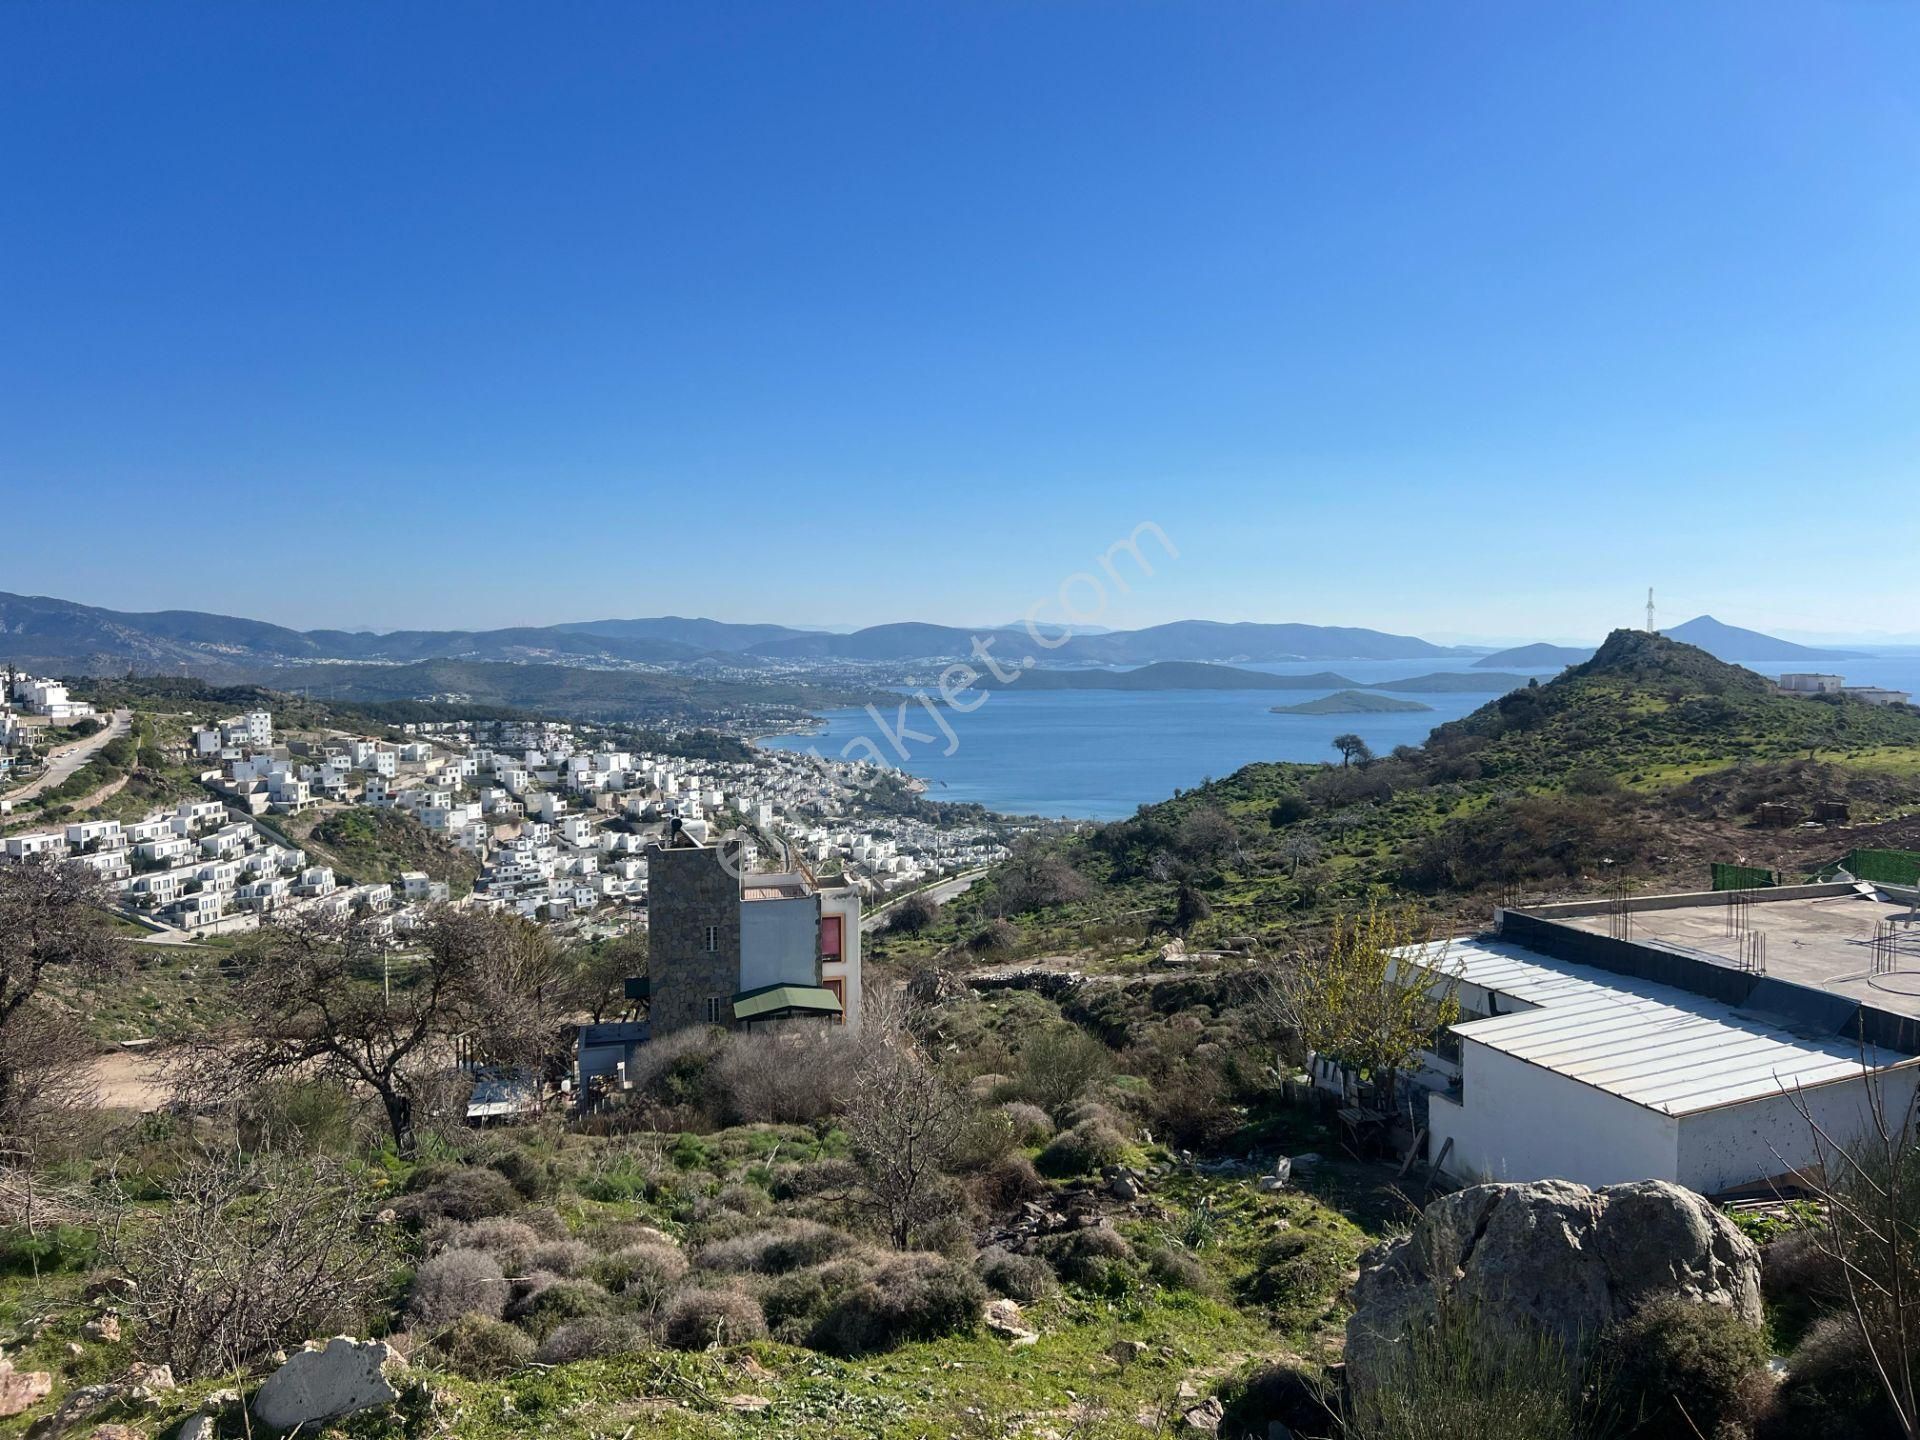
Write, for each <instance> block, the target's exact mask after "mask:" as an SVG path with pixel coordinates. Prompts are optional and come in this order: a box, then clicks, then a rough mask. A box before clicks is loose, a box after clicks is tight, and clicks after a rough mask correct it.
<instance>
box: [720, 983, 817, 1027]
mask: <svg viewBox="0 0 1920 1440" xmlns="http://www.w3.org/2000/svg"><path fill="white" fill-rule="evenodd" d="M789 1012H793V1013H798V1014H806V1015H838V1014H839V1013H840V997H839V996H838V995H835V994H834V993H833V992H832V991H831V990H828V989H826V988H825V987H824V986H820V985H762V986H761V987H760V988H759V989H758V990H743V991H741V992H740V993H739V994H738V995H736V996H734V997H733V1018H734V1019H736V1020H764V1019H767V1018H768V1017H769V1016H772V1015H779V1014H785V1013H789Z"/></svg>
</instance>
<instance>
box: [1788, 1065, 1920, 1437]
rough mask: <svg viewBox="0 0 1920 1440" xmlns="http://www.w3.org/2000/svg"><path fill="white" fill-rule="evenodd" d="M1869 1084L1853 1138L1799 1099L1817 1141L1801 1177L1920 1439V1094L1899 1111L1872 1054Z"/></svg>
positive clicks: (1879, 1360)
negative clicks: (1818, 1206)
mask: <svg viewBox="0 0 1920 1440" xmlns="http://www.w3.org/2000/svg"><path fill="white" fill-rule="evenodd" d="M1863 1050H1864V1047H1863ZM1861 1082H1862V1084H1863V1086H1864V1087H1865V1093H1866V1097H1867V1105H1866V1110H1867V1119H1866V1123H1865V1125H1864V1127H1863V1130H1862V1133H1860V1134H1859V1135H1854V1136H1846V1137H1838V1136H1835V1135H1834V1134H1833V1133H1832V1132H1831V1131H1830V1130H1829V1129H1827V1128H1826V1127H1825V1126H1824V1125H1823V1124H1822V1123H1821V1122H1820V1121H1819V1120H1818V1119H1817V1118H1816V1117H1815V1115H1814V1113H1813V1109H1812V1106H1811V1105H1810V1104H1809V1103H1808V1101H1807V1099H1806V1097H1805V1095H1803V1094H1801V1093H1799V1092H1797V1091H1796V1092H1795V1094H1794V1096H1793V1104H1794V1108H1795V1109H1796V1110H1797V1111H1798V1112H1799V1115H1800V1118H1801V1119H1802V1120H1803V1121H1804V1122H1805V1123H1806V1125H1807V1128H1808V1130H1809V1131H1810V1132H1811V1134H1812V1136H1813V1148H1814V1165H1813V1167H1812V1169H1811V1170H1810V1171H1803V1172H1802V1174H1803V1178H1805V1179H1806V1180H1807V1181H1808V1183H1809V1187H1810V1188H1811V1189H1812V1190H1813V1191H1814V1193H1815V1194H1816V1195H1817V1196H1818V1197H1819V1199H1820V1200H1821V1201H1822V1202H1824V1203H1823V1204H1822V1206H1821V1209H1822V1211H1823V1212H1824V1222H1823V1226H1822V1229H1821V1232H1820V1244H1821V1248H1822V1249H1824V1250H1825V1251H1826V1252H1827V1254H1828V1255H1829V1256H1830V1257H1831V1258H1832V1259H1833V1260H1834V1261H1835V1262H1836V1268H1837V1269H1838V1270H1839V1272H1840V1275H1841V1276H1842V1278H1843V1280H1844V1282H1845V1286H1846V1298H1847V1305H1848V1308H1849V1309H1850V1310H1851V1311H1852V1312H1853V1317H1854V1320H1855V1322H1856V1323H1857V1324H1858V1325H1859V1327H1860V1335H1861V1337H1862V1339H1863V1341H1864V1343H1865V1346H1866V1351H1867V1354H1868V1356H1869V1358H1870V1359H1871V1360H1872V1363H1873V1370H1874V1374H1875V1375H1876V1376H1877V1377H1878V1379H1879V1381H1880V1387H1881V1389H1882V1390H1883V1391H1884V1392H1885V1394H1886V1397H1887V1401H1888V1403H1889V1404H1890V1405H1891V1406H1892V1407H1893V1411H1894V1414H1895V1416H1896V1417H1897V1420H1898V1423H1899V1425H1900V1433H1901V1434H1902V1435H1904V1436H1906V1437H1907V1440H1920V1353H1917V1352H1920V1125H1917V1124H1916V1121H1917V1119H1920V1115H1917V1114H1916V1107H1917V1106H1920V1090H1917V1089H1915V1088H1914V1087H1913V1086H1912V1085H1911V1084H1906V1085H1905V1086H1904V1088H1906V1090H1907V1100H1906V1103H1905V1104H1904V1105H1903V1106H1900V1107H1899V1108H1898V1113H1895V1107H1894V1106H1892V1105H1890V1104H1889V1103H1888V1099H1887V1087H1886V1084H1885V1081H1884V1078H1883V1076H1882V1075H1881V1074H1880V1073H1879V1072H1877V1071H1876V1070H1875V1069H1874V1068H1873V1066H1872V1064H1871V1062H1870V1061H1869V1060H1868V1059H1867V1058H1866V1056H1865V1055H1864V1054H1863V1056H1862V1063H1861Z"/></svg>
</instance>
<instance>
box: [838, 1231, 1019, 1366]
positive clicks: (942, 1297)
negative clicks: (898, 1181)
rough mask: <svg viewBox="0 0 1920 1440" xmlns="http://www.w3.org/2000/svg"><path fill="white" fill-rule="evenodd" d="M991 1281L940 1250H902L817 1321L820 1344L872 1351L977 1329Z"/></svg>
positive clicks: (848, 1352)
mask: <svg viewBox="0 0 1920 1440" xmlns="http://www.w3.org/2000/svg"><path fill="white" fill-rule="evenodd" d="M986 1302H987V1290H986V1286H984V1285H982V1284H981V1283H980V1279H979V1277H978V1276H976V1275H975V1274H974V1273H973V1271H971V1270H970V1269H967V1268H965V1267H964V1266H960V1265H956V1264H955V1263H954V1262H953V1261H951V1260H948V1259H946V1258H945V1257H944V1256H940V1255H898V1256H895V1257H894V1258H892V1259H891V1260H888V1261H887V1262H885V1263H884V1264H883V1265H882V1266H881V1267H880V1268H879V1269H878V1270H877V1271H875V1272H874V1274H873V1275H872V1276H871V1277H870V1278H869V1279H868V1280H866V1281H864V1282H863V1283H862V1284H860V1285H857V1286H855V1287H854V1288H853V1289H852V1290H850V1291H848V1292H847V1293H846V1294H845V1295H844V1296H842V1297H841V1299H840V1300H839V1302H838V1303H837V1304H835V1305H834V1307H833V1308H832V1309H831V1310H830V1311H828V1312H827V1314H826V1316H825V1317H824V1318H823V1319H822V1320H821V1321H820V1323H819V1324H818V1325H817V1326H815V1327H814V1333H813V1336H812V1343H813V1345H814V1347H815V1348H817V1349H821V1350H826V1351H829V1352H831V1353H832V1354H835V1355H869V1354H874V1353H876V1352H878V1351H882V1350H891V1349H893V1348H894V1347H896V1346H899V1345H905V1344H908V1343H909V1342H912V1341H918V1340H937V1339H939V1338H940V1337H941V1336H943V1335H962V1334H967V1333H970V1332H972V1331H973V1330H975V1329H977V1328H978V1327H979V1324H980V1316H981V1311H982V1310H983V1309H984V1308H985V1306H986Z"/></svg>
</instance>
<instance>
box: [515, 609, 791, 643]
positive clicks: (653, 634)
mask: <svg viewBox="0 0 1920 1440" xmlns="http://www.w3.org/2000/svg"><path fill="white" fill-rule="evenodd" d="M546 628H548V629H550V630H564V631H568V632H571V633H573V634H578V635H604V636H608V637H610V638H612V639H615V640H666V641H671V642H673V643H674V644H677V645H689V646H692V647H694V648H695V649H699V650H745V649H747V648H748V647H749V646H753V645H764V644H766V643H768V642H769V641H773V640H783V639H786V638H788V637H790V636H795V635H810V634H818V633H823V632H821V631H820V630H819V629H818V627H813V626H803V625H736V624H733V623H732V622H730V621H726V620H701V619H688V618H687V617H685V616H681V615H659V616H655V617H654V618H652V619H650V620H578V621H570V622H568V623H567V624H564V625H550V626H548V627H546Z"/></svg>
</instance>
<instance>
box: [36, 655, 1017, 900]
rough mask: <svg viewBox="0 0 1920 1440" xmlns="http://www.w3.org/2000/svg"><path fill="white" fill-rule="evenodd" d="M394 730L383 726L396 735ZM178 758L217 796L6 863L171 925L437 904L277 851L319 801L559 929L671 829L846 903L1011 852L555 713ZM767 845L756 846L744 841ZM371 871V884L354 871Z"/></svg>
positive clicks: (214, 732) (635, 882) (416, 882)
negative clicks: (81, 871) (714, 842)
mask: <svg viewBox="0 0 1920 1440" xmlns="http://www.w3.org/2000/svg"><path fill="white" fill-rule="evenodd" d="M8 693H9V694H10V695H16V694H17V695H22V696H27V697H30V700H31V703H33V704H36V705H39V706H42V707H45V706H49V705H51V706H56V707H62V706H65V707H70V706H71V703H72V702H69V701H67V700H66V698H65V692H64V691H63V690H61V688H60V687H59V686H57V685H51V686H50V685H49V682H42V681H21V680H18V679H15V680H14V681H13V682H12V683H10V684H9V686H8ZM389 733H390V734H391V732H389ZM188 753H189V755H190V756H191V757H192V761H193V763H194V764H196V765H197V766H200V767H204V768H202V769H201V770H200V775H199V778H200V781H201V783H202V784H203V785H204V786H206V788H207V790H208V791H209V792H210V795H211V796H213V797H217V798H208V799H205V800H195V801H188V802H183V803H182V804H181V805H180V806H178V807H177V808H176V809H174V810H172V811H161V812H156V813H154V814H152V815H149V816H147V817H146V818H145V819H142V820H140V821H138V822H135V823H130V824H125V825H123V824H122V823H121V822H120V821H118V820H84V821H80V822H77V823H75V824H71V825H68V826H66V827H65V828H64V829H60V830H47V831H43V832H39V833H36V834H27V835H16V836H13V837H11V838H9V839H7V840H6V841H5V842H4V847H5V848H4V853H5V855H6V856H7V857H9V858H12V859H21V858H25V857H27V856H31V855H40V854H51V855H57V856H59V857H61V858H73V859H77V860H80V861H82V862H83V863H85V864H87V865H90V866H92V867H93V868H95V869H96V870H98V871H99V872H100V874H101V876H102V878H103V879H105V880H106V881H108V882H109V883H110V884H111V885H113V886H114V887H115V888H116V889H117V890H118V891H119V892H120V894H121V896H122V898H123V900H124V902H125V904H126V906H127V908H128V909H129V910H130V911H133V912H135V913H136V914H142V915H146V916H150V917H152V918H153V919H155V920H158V921H160V922H162V923H166V924H171V925H176V926H179V927H181V928H184V929H191V930H203V929H205V928H207V927H219V928H242V927H244V926H247V925H251V924H256V923H258V917H259V916H260V915H261V914H264V913H268V912H271V911H273V910H276V909H281V908H284V907H288V906H296V907H298V906H310V905H328V906H335V905H344V906H352V907H354V908H357V909H359V910H361V911H365V912H370V913H374V914H387V913H391V915H392V917H393V920H394V923H395V924H396V925H397V926H399V927H401V928H404V927H405V926H406V925H407V924H409V923H410V921H411V919H412V918H413V912H414V911H415V910H417V909H420V908H424V907H425V906H427V905H430V904H433V903H438V902H443V901H446V900H448V899H449V898H450V894H449V887H448V885H447V884H446V882H444V881H441V880H436V879H433V878H431V877H430V876H428V875H427V874H425V873H423V872H417V871H416V872H408V873H406V874H402V875H400V876H398V877H397V878H396V877H382V879H383V880H385V879H391V880H392V883H390V884H388V883H381V884H374V885H362V886H357V887H355V886H346V885H342V884H341V883H339V882H338V881H337V880H336V878H335V876H334V873H333V871H332V870H331V869H329V868H327V867H326V866H324V865H310V864H309V863H308V857H307V855H306V854H305V853H304V852H303V851H302V850H301V849H298V848H294V847H293V846H291V845H288V844H280V843H276V839H275V833H276V832H275V829H274V828H272V825H271V824H270V823H263V824H260V825H256V824H255V823H253V817H274V816H293V815H299V814H301V813H303V812H306V811H309V810H312V809H314V808H316V807H326V808H330V809H339V808H342V807H365V808H366V809H368V810H373V811H396V812H400V813H404V814H406V815H410V816H411V817H412V818H413V819H414V820H416V821H418V822H419V823H420V825H422V826H423V827H425V828H426V829H427V830H428V831H430V832H432V833H434V834H436V835H438V836H440V837H441V838H442V839H444V840H445V841H446V842H447V843H448V844H449V845H451V846H453V847H454V848H455V849H457V850H460V851H463V852H465V853H466V854H468V855H470V856H471V857H472V858H473V859H474V861H475V862H476V863H477V864H478V867H479V877H478V880H477V882H476V884H475V887H474V894H473V895H472V896H471V897H467V898H466V899H465V900H464V902H463V903H467V904H477V905H487V906H493V907H499V908H503V909H510V910H512V911H514V912H515V913H518V914H521V915H525V916H527V917H528V918H530V919H537V920H542V921H547V922H568V921H573V920H577V919H583V918H585V917H588V916H593V915H600V916H602V917H603V918H605V919H607V920H609V921H612V922H614V923H616V924H617V923H620V922H621V921H622V920H623V919H628V918H639V917H638V916H637V915H634V914H632V913H631V912H633V911H637V910H639V909H640V908H641V907H644V906H645V905H646V903H647V899H648V863H647V855H648V851H649V850H650V849H651V848H652V847H654V846H655V845H657V844H659V843H660V842H661V840H662V838H663V837H664V836H666V835H667V834H668V833H669V831H670V830H672V831H673V832H674V833H676V834H680V835H682V836H684V837H685V838H686V839H688V840H691V841H693V842H695V843H697V842H699V841H702V840H705V839H706V838H707V837H708V836H709V835H710V834H711V835H713V836H715V837H716V838H717V836H718V834H719V832H720V831H721V830H723V829H729V830H730V829H733V828H736V827H738V828H740V829H742V830H743V831H744V835H743V837H742V843H743V845H744V848H745V851H746V855H747V859H748V863H749V865H751V864H752V863H753V862H755V861H757V860H758V859H759V852H760V851H761V850H762V849H766V848H768V847H772V850H773V852H774V853H770V854H769V856H768V859H769V862H770V863H771V862H778V863H779V865H780V866H781V868H783V869H785V868H789V867H790V866H792V865H799V866H802V867H807V868H808V869H809V871H810V872H813V873H824V874H837V876H838V878H837V880H835V882H834V883H835V884H837V885H840V886H843V887H845V888H848V889H850V890H852V891H853V892H855V893H857V894H866V895H869V896H871V895H874V894H876V893H878V892H881V891H896V890H899V889H901V888H903V887H907V886H911V885H913V884H917V883H922V882H926V881H930V880H934V879H937V878H940V877H941V876H944V875H951V874H955V873H959V872H961V871H965V870H971V869H975V868H978V867H980V866H984V865H988V864H991V863H993V862H994V861H996V860H999V859H1002V858H1004V857H1005V855H1006V854H1007V851H1006V848H1005V846H1004V845H1003V844H1002V843H1001V839H1000V836H999V835H998V834H997V833H996V832H995V831H993V830H990V829H986V828H942V827H940V826H938V825H934V824H929V823H927V822H925V821H923V820H919V819H915V818H911V817H903V816H892V815H887V814H876V813H873V812H872V811H871V809H867V810H866V813H861V811H862V809H863V807H862V804H861V802H862V800H863V797H866V796H867V795H869V794H870V792H871V789H872V785H873V781H874V780H875V779H876V778H877V776H878V775H879V773H880V772H879V771H878V770H877V769H876V768H875V767H873V766H870V765H867V764H863V763H859V762H846V761H839V760H827V759H824V758H822V757H819V756H813V755H801V754H794V753H791V752H786V751H757V752H754V753H753V754H752V755H751V756H748V757H745V758H740V759H732V760H720V759H700V758H692V757H688V756H682V755H665V754H655V753H650V752H647V751H640V750H630V749H623V748H621V745H620V743H619V735H618V732H613V731H606V730H601V729H598V728H596V727H579V728H576V727H575V726H573V725H570V724H567V723H565V722H561V721H460V722H447V723H445V724H439V725H405V726H401V727H399V734H398V737H397V738H374V737H356V736H352V735H348V734H341V733H332V734H326V735H323V736H320V737H318V738H313V737H307V738H292V739H288V740H284V741H283V740H281V739H280V738H279V737H277V735H276V728H275V723H274V716H273V714H272V712H270V711H268V710H254V711H249V712H247V713H244V714H239V715H232V716H229V717H227V718H225V719H221V720H218V721H215V722H213V723H212V724H209V725H206V726H203V727H200V728H198V729H196V730H194V732H193V734H192V737H191V741H190V744H189V746H188ZM756 836H757V837H759V840H760V842H761V843H759V844H756V843H755V837H756ZM363 878H365V877H363Z"/></svg>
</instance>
